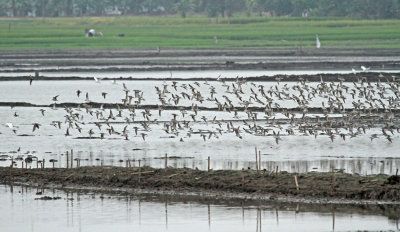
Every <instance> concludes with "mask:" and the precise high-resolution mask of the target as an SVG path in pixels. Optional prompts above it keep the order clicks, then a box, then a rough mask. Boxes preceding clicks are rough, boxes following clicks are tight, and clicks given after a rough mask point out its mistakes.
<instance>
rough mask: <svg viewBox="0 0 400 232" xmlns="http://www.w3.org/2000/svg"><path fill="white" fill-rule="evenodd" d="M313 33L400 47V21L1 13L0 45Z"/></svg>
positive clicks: (135, 44)
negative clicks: (91, 34)
mask: <svg viewBox="0 0 400 232" xmlns="http://www.w3.org/2000/svg"><path fill="white" fill-rule="evenodd" d="M85 27H88V28H94V29H95V30H96V31H97V32H99V31H101V32H102V33H103V34H104V37H97V38H86V37H85V36H84V29H85ZM119 33H124V34H125V37H122V38H121V37H118V36H117V34H119ZM316 34H318V35H319V38H320V40H321V43H322V46H323V47H331V48H332V47H333V48H334V47H349V48H400V20H348V19H317V18H314V19H302V18H263V17H254V18H247V17H242V18H231V19H230V24H228V19H226V18H225V19H220V20H219V22H218V23H216V20H215V19H209V18H186V19H183V18H178V17H176V18H174V17H165V18H162V17H157V18H154V17H102V18H99V17H93V18H45V19H42V18H36V19H33V18H19V19H11V18H2V19H1V20H0V49H53V48H54V49H55V48H82V49H86V48H150V47H152V48H154V47H157V46H160V47H170V48H177V47H179V48H213V47H299V46H302V47H313V46H315V35H316ZM214 36H217V38H218V44H214V42H213V37H214Z"/></svg>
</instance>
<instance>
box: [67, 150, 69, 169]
mask: <svg viewBox="0 0 400 232" xmlns="http://www.w3.org/2000/svg"><path fill="white" fill-rule="evenodd" d="M66 155H67V169H68V168H69V160H68V156H69V154H68V151H67V154H66Z"/></svg>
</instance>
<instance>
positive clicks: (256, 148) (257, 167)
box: [255, 147, 258, 173]
mask: <svg viewBox="0 0 400 232" xmlns="http://www.w3.org/2000/svg"><path fill="white" fill-rule="evenodd" d="M255 152H256V170H257V173H258V157H257V147H256V148H255Z"/></svg>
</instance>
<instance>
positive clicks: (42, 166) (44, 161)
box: [42, 159, 45, 169]
mask: <svg viewBox="0 0 400 232" xmlns="http://www.w3.org/2000/svg"><path fill="white" fill-rule="evenodd" d="M44 162H45V159H43V161H42V169H43V168H44Z"/></svg>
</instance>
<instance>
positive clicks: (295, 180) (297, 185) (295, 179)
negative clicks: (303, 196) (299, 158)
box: [294, 175, 299, 191]
mask: <svg viewBox="0 0 400 232" xmlns="http://www.w3.org/2000/svg"><path fill="white" fill-rule="evenodd" d="M294 182H295V183H296V190H297V191H299V182H297V176H296V175H295V176H294Z"/></svg>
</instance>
